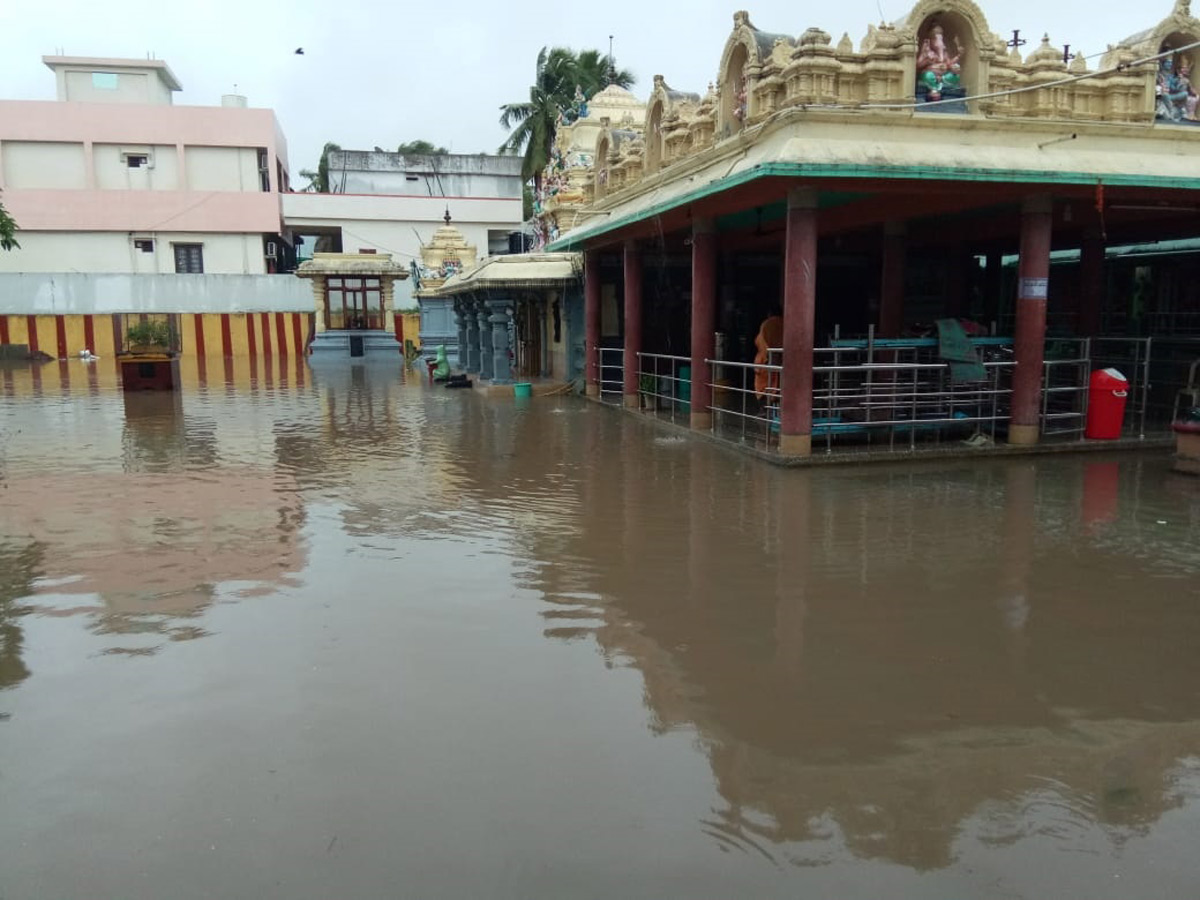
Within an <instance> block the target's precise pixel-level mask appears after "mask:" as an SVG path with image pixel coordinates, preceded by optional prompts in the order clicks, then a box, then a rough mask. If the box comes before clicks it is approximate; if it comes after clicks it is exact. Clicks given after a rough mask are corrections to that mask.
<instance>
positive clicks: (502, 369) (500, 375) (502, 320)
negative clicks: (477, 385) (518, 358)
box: [487, 297, 512, 384]
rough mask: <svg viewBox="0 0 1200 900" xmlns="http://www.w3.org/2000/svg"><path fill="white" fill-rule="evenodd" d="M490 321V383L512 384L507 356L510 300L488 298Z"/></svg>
mask: <svg viewBox="0 0 1200 900" xmlns="http://www.w3.org/2000/svg"><path fill="white" fill-rule="evenodd" d="M487 305H488V307H489V308H490V310H491V316H490V317H489V321H491V323H492V384H512V363H511V361H510V360H509V358H508V325H509V309H510V308H511V306H512V301H511V300H509V299H508V298H507V297H505V298H502V299H490V300H488V301H487Z"/></svg>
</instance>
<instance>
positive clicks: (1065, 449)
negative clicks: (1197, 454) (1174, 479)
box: [585, 397, 1200, 474]
mask: <svg viewBox="0 0 1200 900" xmlns="http://www.w3.org/2000/svg"><path fill="white" fill-rule="evenodd" d="M585 399H586V400H587V401H589V402H592V403H595V404H597V405H598V406H602V407H604V408H606V409H611V410H612V411H613V412H614V413H619V414H624V415H629V416H632V417H633V418H635V419H637V420H639V421H641V422H644V423H645V424H646V425H647V427H658V428H661V429H663V430H665V431H671V432H674V433H675V434H677V435H680V436H687V437H690V438H692V439H694V440H697V441H703V442H705V443H708V444H712V445H714V446H716V447H720V448H721V449H724V450H728V451H729V452H731V453H737V454H740V455H742V456H752V457H754V458H755V459H760V460H762V461H763V462H766V463H770V464H771V465H774V466H780V467H783V468H809V467H815V466H856V465H879V464H883V463H913V462H928V463H934V462H947V461H961V460H964V459H1004V458H1009V457H1017V456H1046V455H1052V454H1061V453H1106V452H1110V453H1128V452H1133V451H1154V452H1160V453H1161V452H1164V451H1168V450H1173V449H1174V448H1175V435H1173V434H1170V433H1163V434H1156V435H1151V436H1148V437H1143V438H1136V437H1130V438H1118V439H1116V440H1112V441H1094V440H1080V441H1070V442H1063V443H1053V442H1051V443H1047V442H1043V443H1039V444H1024V445H1022V444H1005V443H996V444H990V445H987V446H984V447H968V446H965V445H963V444H960V443H958V442H957V441H955V442H952V443H946V444H940V445H937V446H931V447H918V448H917V449H916V450H850V451H838V450H833V451H829V452H827V451H826V450H825V449H824V448H823V447H821V446H819V445H817V446H815V447H814V449H813V453H812V455H811V456H784V455H783V454H781V453H778V452H772V451H769V450H763V449H761V448H759V447H751V446H749V445H748V444H742V443H739V442H737V441H731V440H728V439H726V438H723V437H721V436H719V435H716V434H713V433H712V432H703V431H694V430H693V429H692V428H691V427H690V425H680V424H676V423H673V422H668V421H665V420H663V419H659V418H657V417H656V416H654V415H651V414H648V413H645V412H643V411H641V410H637V409H626V408H623V407H622V406H620V405H618V404H615V403H607V402H605V401H603V400H601V399H599V398H593V397H587V398H585ZM1179 471H1186V470H1184V469H1179ZM1197 474H1200V471H1198V472H1197Z"/></svg>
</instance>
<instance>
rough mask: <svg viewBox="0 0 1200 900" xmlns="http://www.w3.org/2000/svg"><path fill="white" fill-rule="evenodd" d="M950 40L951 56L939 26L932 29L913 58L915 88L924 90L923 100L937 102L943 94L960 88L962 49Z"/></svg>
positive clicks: (942, 30)
mask: <svg viewBox="0 0 1200 900" xmlns="http://www.w3.org/2000/svg"><path fill="white" fill-rule="evenodd" d="M953 40H954V48H955V50H956V51H957V52H956V53H951V52H950V50H949V48H948V47H947V46H946V33H945V30H944V29H943V28H942V26H941V25H934V26H933V28H932V29H930V32H929V35H928V36H927V37H926V38H925V39H924V40H923V41H921V50H920V52H919V53H918V54H917V88H918V90H919V89H920V88H921V87H924V88H925V99H926V100H931V101H933V100H941V99H942V94H944V93H945V92H946V91H954V90H957V89H958V88H959V87H961V85H962V57H963V48H962V44H961V43H959V40H958V37H957V35H956V36H955V37H954V39H953Z"/></svg>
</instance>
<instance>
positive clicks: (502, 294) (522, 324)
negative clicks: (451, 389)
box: [419, 253, 585, 392]
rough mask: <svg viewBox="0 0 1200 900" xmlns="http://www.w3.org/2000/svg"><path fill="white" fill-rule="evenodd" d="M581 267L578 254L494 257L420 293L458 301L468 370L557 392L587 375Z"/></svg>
mask: <svg viewBox="0 0 1200 900" xmlns="http://www.w3.org/2000/svg"><path fill="white" fill-rule="evenodd" d="M582 266H583V260H582V258H581V257H580V255H579V254H578V253H529V254H521V255H515V256H491V257H488V258H487V259H485V260H484V261H483V262H481V263H479V264H478V265H477V266H474V267H472V268H470V269H466V270H463V271H459V272H456V273H454V274H453V275H451V276H450V277H448V278H446V279H445V280H444V281H443V282H442V283H440V284H439V285H438V286H437V287H434V288H431V289H429V290H428V291H426V289H425V288H423V289H422V291H421V293H420V295H419V296H420V297H421V303H422V308H424V305H425V304H426V303H428V302H430V301H431V300H432V301H434V302H442V303H447V304H451V305H452V308H453V310H454V314H455V322H456V324H457V328H458V339H457V342H456V343H457V346H458V347H459V348H460V359H461V368H462V369H463V370H464V371H465V372H466V373H468V374H471V375H475V376H476V377H478V378H479V379H481V380H482V381H484V382H486V383H487V384H488V385H489V386H491V385H508V384H512V383H513V382H514V381H523V382H529V383H532V384H534V385H535V390H538V391H541V392H544V391H546V390H558V389H560V388H563V387H565V386H566V385H567V384H568V383H570V382H572V381H575V380H577V379H581V378H582V376H583V369H584V362H585V351H584V326H583V297H582V290H581V281H582V274H583V273H582Z"/></svg>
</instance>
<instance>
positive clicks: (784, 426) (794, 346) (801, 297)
mask: <svg viewBox="0 0 1200 900" xmlns="http://www.w3.org/2000/svg"><path fill="white" fill-rule="evenodd" d="M816 312H817V192H816V191H815V190H813V189H811V188H797V189H795V190H791V191H788V202H787V231H786V233H785V235H784V239H783V378H782V394H783V396H782V398H781V401H780V406H781V408H780V435H779V452H780V453H782V454H783V455H785V456H808V455H810V454H811V453H812V391H813V372H812V366H813V332H814V330H815V321H816Z"/></svg>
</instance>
